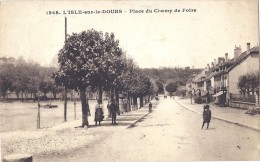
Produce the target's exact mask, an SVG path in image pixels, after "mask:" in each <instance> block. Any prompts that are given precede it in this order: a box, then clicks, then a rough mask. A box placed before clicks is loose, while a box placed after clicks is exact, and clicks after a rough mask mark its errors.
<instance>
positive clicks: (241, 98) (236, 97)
mask: <svg viewBox="0 0 260 162" xmlns="http://www.w3.org/2000/svg"><path fill="white" fill-rule="evenodd" d="M230 101H236V102H249V103H256V97H255V95H251V94H245V95H243V94H230Z"/></svg>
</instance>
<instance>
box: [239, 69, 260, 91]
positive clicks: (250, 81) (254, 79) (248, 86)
mask: <svg viewBox="0 0 260 162" xmlns="http://www.w3.org/2000/svg"><path fill="white" fill-rule="evenodd" d="M237 86H238V88H239V89H240V90H241V92H242V94H244V95H245V94H250V92H251V93H252V94H253V95H254V94H255V93H259V72H251V73H248V74H244V75H241V76H240V77H239V79H238V85H237Z"/></svg>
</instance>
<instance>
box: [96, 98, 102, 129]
mask: <svg viewBox="0 0 260 162" xmlns="http://www.w3.org/2000/svg"><path fill="white" fill-rule="evenodd" d="M103 119H104V110H103V105H102V104H101V100H98V103H97V105H96V106H95V122H96V124H95V125H97V122H99V125H100V123H101V121H103Z"/></svg>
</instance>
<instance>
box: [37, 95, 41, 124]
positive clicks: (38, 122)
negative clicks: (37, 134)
mask: <svg viewBox="0 0 260 162" xmlns="http://www.w3.org/2000/svg"><path fill="white" fill-rule="evenodd" d="M40 107H41V105H40V97H39V96H38V115H37V129H40V128H41V110H40Z"/></svg>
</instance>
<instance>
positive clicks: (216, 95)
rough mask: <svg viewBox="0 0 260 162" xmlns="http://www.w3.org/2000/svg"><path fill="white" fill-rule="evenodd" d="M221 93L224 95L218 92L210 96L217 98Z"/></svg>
mask: <svg viewBox="0 0 260 162" xmlns="http://www.w3.org/2000/svg"><path fill="white" fill-rule="evenodd" d="M223 93H224V92H223V91H219V92H218V93H216V94H214V95H212V96H213V97H218V96H220V95H222V94H223Z"/></svg>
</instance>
